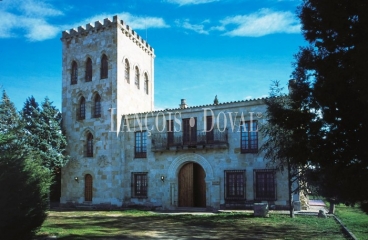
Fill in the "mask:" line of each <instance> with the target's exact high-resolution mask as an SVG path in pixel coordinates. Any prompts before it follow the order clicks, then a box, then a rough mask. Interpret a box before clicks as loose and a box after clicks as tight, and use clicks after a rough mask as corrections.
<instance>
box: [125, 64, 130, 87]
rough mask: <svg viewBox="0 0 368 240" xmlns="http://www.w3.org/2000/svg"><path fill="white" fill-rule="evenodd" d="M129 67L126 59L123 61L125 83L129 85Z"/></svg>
mask: <svg viewBox="0 0 368 240" xmlns="http://www.w3.org/2000/svg"><path fill="white" fill-rule="evenodd" d="M129 79H130V65H129V61H128V59H125V81H127V83H130V80H129Z"/></svg>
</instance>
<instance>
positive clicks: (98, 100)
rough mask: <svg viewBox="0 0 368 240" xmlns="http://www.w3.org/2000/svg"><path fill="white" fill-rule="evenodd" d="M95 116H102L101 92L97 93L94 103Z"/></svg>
mask: <svg viewBox="0 0 368 240" xmlns="http://www.w3.org/2000/svg"><path fill="white" fill-rule="evenodd" d="M93 117H95V118H99V117H101V97H100V95H99V94H96V96H95V99H94V104H93Z"/></svg>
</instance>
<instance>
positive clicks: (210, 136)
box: [206, 116, 214, 143]
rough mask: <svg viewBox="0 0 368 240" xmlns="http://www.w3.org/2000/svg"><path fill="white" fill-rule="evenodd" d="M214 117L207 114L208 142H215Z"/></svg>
mask: <svg viewBox="0 0 368 240" xmlns="http://www.w3.org/2000/svg"><path fill="white" fill-rule="evenodd" d="M213 124H214V122H213V117H212V116H207V117H206V142H207V143H213V142H214V134H213V126H212V125H213Z"/></svg>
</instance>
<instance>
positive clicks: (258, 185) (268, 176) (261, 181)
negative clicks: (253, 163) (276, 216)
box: [253, 169, 277, 201]
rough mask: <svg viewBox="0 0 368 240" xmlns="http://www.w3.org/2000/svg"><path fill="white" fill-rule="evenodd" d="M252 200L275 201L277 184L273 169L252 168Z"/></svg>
mask: <svg viewBox="0 0 368 240" xmlns="http://www.w3.org/2000/svg"><path fill="white" fill-rule="evenodd" d="M253 184H254V186H253V190H254V200H257V201H276V200H277V184H276V170H275V169H253Z"/></svg>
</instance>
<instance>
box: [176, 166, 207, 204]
mask: <svg viewBox="0 0 368 240" xmlns="http://www.w3.org/2000/svg"><path fill="white" fill-rule="evenodd" d="M205 177H206V173H205V172H204V170H203V168H202V167H201V165H199V164H198V163H194V162H189V163H186V164H184V165H183V166H182V168H181V169H180V171H179V174H178V181H179V207H206V182H205V180H204V179H205Z"/></svg>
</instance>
